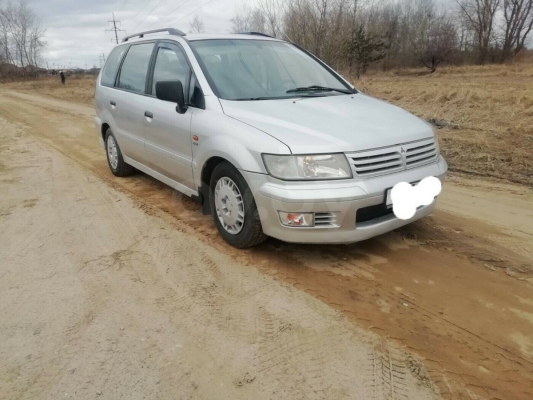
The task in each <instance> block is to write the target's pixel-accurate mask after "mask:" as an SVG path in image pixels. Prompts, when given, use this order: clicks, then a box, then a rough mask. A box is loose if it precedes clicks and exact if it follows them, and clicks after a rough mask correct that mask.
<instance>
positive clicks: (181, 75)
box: [152, 47, 190, 96]
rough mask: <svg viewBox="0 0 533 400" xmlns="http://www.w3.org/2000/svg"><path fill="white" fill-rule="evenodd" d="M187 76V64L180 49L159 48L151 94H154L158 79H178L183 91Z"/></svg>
mask: <svg viewBox="0 0 533 400" xmlns="http://www.w3.org/2000/svg"><path fill="white" fill-rule="evenodd" d="M189 76H190V68H189V64H187V60H186V59H185V56H184V55H183V53H182V52H181V50H179V49H175V50H174V49H170V48H167V47H161V48H159V49H158V51H157V57H156V59H155V66H154V79H153V84H152V95H154V96H155V84H156V83H157V82H158V81H176V80H179V81H181V83H182V85H183V88H184V89H185V91H187V87H188V85H189ZM185 96H187V93H185Z"/></svg>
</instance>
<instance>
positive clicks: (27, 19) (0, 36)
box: [0, 0, 46, 73]
mask: <svg viewBox="0 0 533 400" xmlns="http://www.w3.org/2000/svg"><path fill="white" fill-rule="evenodd" d="M44 33H45V29H43V28H42V26H41V22H40V20H39V18H38V17H37V16H36V15H35V13H34V12H33V10H32V9H31V8H30V7H29V6H28V5H27V4H26V2H24V1H22V0H21V1H20V2H18V3H12V2H7V3H2V2H1V0H0V65H2V66H3V68H4V69H7V68H8V67H11V68H10V69H11V72H13V71H18V72H19V73H25V72H31V70H33V69H35V68H37V66H38V64H39V62H40V61H41V55H42V52H43V50H44V48H45V46H46V43H45V41H44V39H43V38H44ZM15 66H16V67H15ZM17 67H19V68H17ZM0 72H1V71H0Z"/></svg>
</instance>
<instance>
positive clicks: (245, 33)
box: [238, 32, 274, 38]
mask: <svg viewBox="0 0 533 400" xmlns="http://www.w3.org/2000/svg"><path fill="white" fill-rule="evenodd" d="M238 35H255V36H265V37H269V38H274V37H273V36H270V35H267V34H266V33H262V32H239V33H238Z"/></svg>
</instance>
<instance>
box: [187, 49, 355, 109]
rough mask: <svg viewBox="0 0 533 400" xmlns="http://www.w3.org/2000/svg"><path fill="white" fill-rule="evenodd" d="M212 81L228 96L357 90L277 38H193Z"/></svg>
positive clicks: (256, 97)
mask: <svg viewBox="0 0 533 400" xmlns="http://www.w3.org/2000/svg"><path fill="white" fill-rule="evenodd" d="M190 45H191V46H192V47H193V48H194V49H195V50H196V53H197V54H198V56H199V58H200V62H201V64H203V65H202V67H203V69H204V72H205V74H206V75H207V78H208V79H209V81H210V84H211V85H212V86H214V89H215V90H216V91H218V95H219V97H221V98H223V99H227V100H263V99H277V98H288V97H301V96H325V95H328V96H329V95H342V94H343V93H352V92H353V90H352V89H351V88H349V87H348V86H347V85H345V84H343V83H342V82H341V81H340V80H339V79H338V78H337V77H336V76H335V75H333V74H332V73H331V72H330V71H328V70H327V69H326V68H325V67H324V66H322V65H321V64H320V63H319V62H318V61H316V60H315V59H313V58H312V57H311V56H309V55H308V54H306V53H305V52H304V51H302V50H300V49H298V48H297V47H296V46H294V45H292V44H289V43H285V42H277V41H273V40H253V39H232V40H227V39H213V40H199V41H192V42H191V43H190Z"/></svg>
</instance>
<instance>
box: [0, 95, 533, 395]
mask: <svg viewBox="0 0 533 400" xmlns="http://www.w3.org/2000/svg"><path fill="white" fill-rule="evenodd" d="M21 101H22V102H24V104H25V107H24V110H22V109H21V107H20V106H19V105H18V104H19V103H20V102H21ZM59 107H61V108H59ZM43 110H44V111H43ZM91 114H92V110H91V109H90V108H88V107H84V106H80V105H72V106H70V105H66V104H65V103H63V102H60V101H57V100H48V99H42V98H39V97H36V96H30V95H20V94H9V95H8V96H5V97H4V99H3V100H2V101H0V115H5V116H7V115H9V116H10V118H11V119H14V120H16V121H19V122H23V123H25V124H27V126H28V129H29V131H30V132H31V133H32V134H33V135H35V136H36V137H38V138H39V139H40V140H43V141H44V142H45V143H47V144H49V145H50V146H52V147H54V148H56V149H58V150H59V151H60V152H62V153H63V154H65V155H67V156H68V157H70V158H72V159H73V160H76V161H77V162H79V163H81V164H82V165H83V166H85V167H88V168H89V169H91V170H92V171H94V172H96V173H97V174H99V176H101V177H102V178H103V179H106V180H107V181H108V182H109V183H110V185H112V186H113V187H115V188H118V189H120V190H124V191H126V192H129V193H132V194H134V195H135V196H137V198H140V199H142V201H143V203H142V205H141V207H142V208H143V210H144V211H145V212H147V213H154V212H156V211H157V210H163V211H165V212H166V213H168V214H169V215H170V216H171V217H172V218H174V219H175V220H176V221H178V224H179V225H177V226H179V228H180V229H183V225H184V224H185V225H187V231H188V232H190V233H194V234H195V235H196V236H197V237H198V238H200V239H201V240H203V241H205V243H209V245H210V246H212V247H214V248H215V249H217V250H218V251H220V252H223V253H225V254H228V255H230V256H231V257H233V258H234V259H235V260H237V261H238V262H241V263H244V264H245V265H250V266H254V267H256V268H258V269H259V270H260V271H262V272H264V273H266V274H269V275H272V276H274V277H275V278H277V279H280V280H283V281H285V282H288V283H290V284H292V285H294V286H295V287H297V288H299V289H301V290H303V291H305V292H307V293H309V294H312V295H313V296H315V297H316V298H318V299H320V300H322V301H323V302H324V303H326V304H329V305H330V306H332V307H334V308H335V309H337V310H339V311H341V312H343V313H344V314H346V315H347V316H348V317H349V318H351V319H352V320H354V321H356V322H357V323H358V324H359V325H361V326H363V327H365V328H367V329H370V330H372V331H374V332H376V333H378V334H379V335H381V336H382V337H384V338H387V339H391V340H394V341H395V342H397V343H401V344H402V345H404V346H405V347H406V348H407V349H409V350H410V351H413V352H416V353H417V354H419V355H420V356H422V357H423V359H424V363H425V365H426V366H427V368H428V371H429V372H428V375H429V377H430V378H431V380H432V381H434V382H436V384H437V385H438V386H439V389H440V390H441V393H442V395H443V397H444V398H461V397H462V398H475V397H476V396H482V397H495V398H498V397H499V398H506V399H515V398H516V399H522V398H530V397H532V396H533V387H532V382H533V379H532V377H533V363H532V360H533V354H532V353H529V352H528V348H530V347H528V346H531V348H532V349H533V342H531V343H530V342H528V341H527V336H528V332H530V331H531V323H530V322H529V321H528V320H527V319H526V318H523V315H527V314H523V313H527V312H529V313H533V310H531V308H530V306H528V304H529V303H527V301H528V299H529V300H531V299H532V298H533V296H532V294H531V289H530V284H529V283H528V279H531V276H532V270H533V269H532V268H531V259H527V258H524V256H522V255H521V254H519V253H515V252H513V251H510V250H509V249H507V248H506V247H505V245H499V244H498V242H497V241H494V240H493V237H494V238H506V240H508V239H507V237H506V236H504V234H503V233H502V232H501V231H500V230H499V229H496V228H494V227H493V226H490V225H487V224H484V223H482V222H479V221H475V220H472V219H465V218H464V217H458V216H456V215H453V214H448V213H443V212H442V211H438V212H436V213H435V216H434V217H432V218H426V219H425V220H423V221H420V222H417V223H415V224H412V225H410V226H408V227H406V228H404V229H401V230H399V231H397V232H394V233H391V234H388V235H384V236H382V237H379V238H376V239H373V240H369V241H367V242H364V243H360V244H357V245H354V246H342V247H335V246H305V245H289V244H285V243H280V242H277V241H273V240H271V241H270V242H269V243H267V244H266V245H264V246H261V247H259V248H257V249H253V250H248V251H235V250H234V249H231V248H228V246H226V245H225V244H224V243H223V242H222V241H221V239H220V238H219V237H218V235H217V233H216V230H215V229H214V227H213V224H212V220H211V218H210V217H206V216H202V215H201V214H200V212H199V208H198V206H197V205H195V204H194V203H192V202H191V201H189V200H188V199H186V198H184V197H183V196H181V195H179V194H176V193H175V192H174V191H172V190H170V188H168V187H166V186H165V185H163V184H161V183H159V182H157V181H155V180H153V179H151V178H149V177H147V176H146V175H143V174H137V175H135V176H134V177H132V178H130V179H126V180H117V179H114V178H113V177H111V176H110V173H109V171H108V168H107V165H106V163H105V158H104V157H105V156H104V152H103V150H101V149H100V148H99V147H98V145H97V139H96V134H95V132H94V128H93V126H92V125H91V122H90V115H91ZM82 121H85V122H82ZM445 188H446V186H445ZM462 200H465V201H466V200H467V199H462ZM524 215H525V216H526V217H527V214H524ZM471 232H476V234H475V235H474V234H472V233H471ZM478 232H488V233H490V235H492V236H488V235H487V236H480V235H478ZM485 264H487V265H489V266H490V267H491V268H489V267H487V266H486V265H485ZM215 273H216V272H215ZM473 283H475V284H473ZM215 284H216V282H215ZM198 290H199V292H198V295H197V296H200V293H204V292H205V293H213V290H215V288H214V287H209V286H206V287H202V289H198ZM210 296H211V295H210ZM206 301H208V303H207V304H213V303H216V302H218V301H220V299H219V298H212V297H209V296H207V297H206ZM513 310H519V311H520V312H522V314H520V312H515V311H513ZM230 318H232V317H231V316H230ZM236 318H239V317H238V316H236ZM217 323H224V321H223V320H221V321H218V322H217ZM243 323H244V322H243ZM246 324H247V323H244V325H243V326H246ZM265 329H266V330H267V332H269V329H271V327H270V325H268V324H267V325H266V328H265ZM283 329H285V330H287V329H289V328H288V327H285V328H283ZM524 337H525V338H526V339H523V338H524ZM380 348H381V347H380V346H378V350H376V352H377V353H376V354H384V353H385V352H384V350H383V349H381V350H379V349H380ZM290 354H292V353H290ZM279 357H280V358H281V359H283V355H280V356H279ZM376 357H377V358H376V359H375V360H378V361H375V360H374V359H373V361H372V365H379V366H380V368H382V371H383V370H385V365H386V364H387V361H383V362H381V361H379V360H380V359H379V357H381V356H376ZM386 359H387V358H386V356H385V358H384V360H386ZM399 360H402V358H399ZM407 360H408V363H407V365H408V367H409V368H408V369H409V370H410V371H411V372H412V370H415V371H417V370H418V367H417V366H416V363H414V364H415V365H413V363H412V362H409V358H408V357H407ZM465 361H467V362H465ZM256 362H257V363H258V364H257V366H258V368H261V367H262V366H263V365H266V366H268V364H265V363H266V362H267V361H265V360H264V359H263V358H260V359H258V360H256ZM398 365H400V366H401V365H404V367H401V368H400V369H399V370H398V371H396V372H394V371H395V370H394V368H393V369H392V371H393V372H394V373H393V374H390V373H389V374H388V376H389V377H394V376H396V375H399V376H400V375H401V373H400V372H399V371H400V370H402V369H405V365H406V364H405V362H400V363H399V364H398ZM372 368H374V367H372ZM372 370H373V369H372ZM389 370H390V362H389ZM382 375H386V373H385V374H383V373H382ZM420 378H421V380H422V381H425V380H426V379H429V378H428V377H427V376H425V375H422V376H421V377H420ZM280 379H282V378H280ZM383 379H384V378H383ZM318 387H321V385H320V382H319V384H318ZM373 387H376V388H378V389H376V393H383V395H384V396H389V397H390V396H391V395H392V393H395V392H394V391H391V392H390V393H388V388H393V389H394V388H398V393H397V394H398V396H401V393H400V392H401V384H400V383H399V382H396V381H394V380H390V381H388V382H387V381H385V380H383V382H381V381H377V382H376V383H373Z"/></svg>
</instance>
